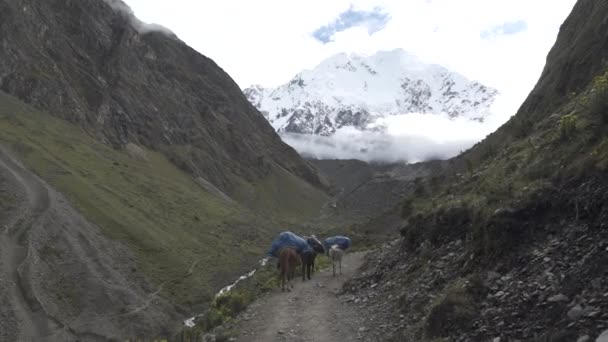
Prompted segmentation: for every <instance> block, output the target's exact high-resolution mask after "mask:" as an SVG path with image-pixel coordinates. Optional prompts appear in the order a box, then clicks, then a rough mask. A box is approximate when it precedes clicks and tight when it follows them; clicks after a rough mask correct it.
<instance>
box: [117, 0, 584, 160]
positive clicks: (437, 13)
mask: <svg viewBox="0 0 608 342" xmlns="http://www.w3.org/2000/svg"><path fill="white" fill-rule="evenodd" d="M126 2H127V3H128V4H129V5H130V6H131V7H132V8H133V10H134V12H135V13H136V15H137V16H138V17H139V18H140V19H141V20H143V21H145V22H154V23H159V24H161V25H163V26H166V27H168V28H170V29H171V30H172V31H173V32H175V33H176V34H177V35H178V36H179V38H181V39H182V40H184V41H185V42H186V43H187V44H189V45H190V46H192V47H193V48H195V49H196V50H198V51H199V52H201V53H202V54H204V55H206V56H208V57H210V58H212V59H213V60H215V61H216V62H217V63H218V64H219V65H220V66H221V67H222V68H223V69H224V70H226V71H227V72H228V73H229V74H230V75H231V76H232V77H233V78H234V79H235V81H236V82H237V83H238V84H239V85H240V86H241V87H247V86H249V85H251V84H262V85H264V86H267V87H268V86H270V87H274V86H278V85H280V84H283V83H286V82H287V81H289V80H290V79H291V78H292V77H293V76H294V75H295V74H296V73H298V72H300V71H302V70H303V69H312V68H313V67H315V66H316V65H317V64H318V63H319V62H321V61H322V60H323V59H325V58H327V57H330V56H332V55H334V54H336V53H341V52H346V53H350V52H356V53H366V54H372V53H374V52H376V51H379V50H393V49H395V48H403V49H404V50H406V51H408V52H410V53H412V54H414V55H417V56H419V57H420V58H421V59H422V60H424V61H426V62H429V63H437V64H440V65H443V66H445V67H447V68H448V69H450V70H452V71H456V72H459V73H461V74H463V75H465V76H467V77H468V78H469V79H474V80H478V81H480V82H482V83H484V84H485V85H487V86H490V87H493V88H496V89H498V90H499V91H500V92H501V93H502V97H501V98H500V99H499V100H498V103H497V106H496V108H499V110H498V113H497V114H496V115H494V116H493V117H491V118H489V120H488V122H486V123H484V125H481V126H479V125H478V126H470V127H469V126H467V127H464V126H462V127H460V128H459V130H462V131H463V132H466V134H464V133H463V134H462V135H460V136H457V137H454V139H453V140H452V143H453V144H455V146H456V148H448V149H447V150H445V153H444V154H452V153H457V152H458V151H456V152H454V151H455V150H459V149H460V147H461V145H462V146H464V145H467V144H469V145H470V144H472V143H474V142H475V141H477V140H479V139H480V137H483V136H485V134H487V133H490V132H491V129H495V128H497V127H498V126H499V125H500V124H502V123H504V121H505V120H506V119H507V118H508V117H509V116H511V115H512V114H514V113H515V111H516V109H517V107H518V106H519V105H520V104H521V102H522V101H523V100H524V99H525V97H526V96H527V94H528V93H529V91H530V90H531V89H532V87H533V86H534V84H535V83H536V81H537V79H538V77H539V76H540V73H541V71H542V68H543V66H544V63H545V58H546V55H547V53H548V51H549V49H550V48H551V46H552V45H553V43H554V42H555V38H556V37H557V33H558V30H559V26H560V25H561V23H562V22H563V21H564V20H565V18H566V16H567V15H568V14H569V12H570V11H571V9H572V7H573V5H574V3H575V2H576V0H533V1H530V0H459V1H455V0H433V1H427V0H408V1H403V0H332V1H326V0H309V1H287V0H265V1H248V0H223V1H214V2H211V1H195V0H171V1H169V0H126ZM349 9H352V10H355V11H377V10H378V9H381V10H382V13H386V14H387V15H388V16H390V20H388V21H387V22H384V21H383V22H382V24H383V25H385V26H384V27H383V29H381V30H379V31H377V32H376V31H375V30H371V31H370V30H369V28H368V27H365V26H354V27H352V28H348V29H344V30H340V31H337V32H336V33H335V34H333V36H332V39H331V41H330V42H328V43H327V44H323V43H322V42H320V41H319V40H317V39H315V38H314V37H313V33H314V32H315V31H316V30H318V29H319V28H322V27H324V26H327V25H330V24H332V23H335V22H336V19H337V18H339V15H340V14H341V13H345V12H346V11H349ZM513 23H520V24H519V27H515V28H513V27H511V26H510V25H511V24H513ZM522 23H525V29H523V27H524V24H522ZM505 25H506V26H505ZM515 31H516V32H515ZM484 32H486V33H487V32H495V33H499V34H494V35H484ZM505 32H515V33H516V34H504V33H505ZM413 118H414V117H410V118H408V119H405V120H406V121H408V123H407V125H413V124H415V123H413V122H409V120H411V119H413ZM415 118H416V120H419V121H420V123H419V125H425V124H428V125H429V126H430V127H432V126H433V125H431V121H428V120H435V119H436V118H422V117H419V116H417V117H415ZM390 124H391V126H390V127H391V129H395V130H400V129H404V128H403V127H404V126H407V125H406V122H390ZM433 124H437V123H433ZM452 124H455V123H453V122H452ZM346 133H348V132H346ZM346 133H343V135H342V136H338V137H337V141H340V139H341V138H345V135H344V134H346ZM348 134H350V136H349V139H350V138H353V134H357V133H356V132H355V133H353V132H350V133H348ZM390 137H391V138H390V139H393V140H392V141H393V143H394V144H395V146H397V145H398V146H412V145H417V146H418V145H419V148H418V150H419V151H417V152H416V153H414V152H411V154H412V155H408V156H407V157H408V158H407V159H417V158H418V157H419V156H420V155H428V154H429V153H430V154H432V150H433V149H440V150H441V149H442V148H441V147H442V146H443V145H442V144H443V143H442V142H437V141H436V140H434V135H433V134H432V132H429V133H428V135H426V136H425V137H423V138H421V139H419V140H418V141H419V142H418V143H414V142H412V140H408V139H410V138H412V135H411V134H410V133H408V132H401V133H399V134H397V133H394V134H392V135H391V136H390ZM404 137H405V138H404ZM368 138H369V137H360V136H357V137H356V139H359V140H358V141H367V142H369V139H368ZM286 139H289V138H286ZM294 139H295V138H294ZM294 139H291V142H292V143H294ZM356 139H355V140H356ZM366 139H367V140H366ZM399 139H401V140H399ZM403 139H405V141H403ZM287 141H288V142H289V141H290V140H287ZM342 141H343V142H348V139H344V140H342ZM408 141H409V143H408ZM296 143H297V144H299V145H300V146H302V145H305V143H303V142H302V141H297V142H296ZM384 143H385V142H384ZM372 145H373V144H372ZM423 145H424V146H426V147H423ZM340 149H342V147H340ZM355 150H356V148H355ZM397 152H398V151H395V153H397ZM418 152H420V153H418ZM344 153H350V152H344Z"/></svg>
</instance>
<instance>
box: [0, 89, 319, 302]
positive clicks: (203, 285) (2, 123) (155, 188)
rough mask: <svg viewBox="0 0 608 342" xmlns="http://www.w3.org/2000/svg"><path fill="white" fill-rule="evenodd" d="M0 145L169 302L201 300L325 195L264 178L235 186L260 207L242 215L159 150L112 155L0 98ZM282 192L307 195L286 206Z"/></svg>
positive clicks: (78, 132) (76, 131) (74, 130)
mask: <svg viewBox="0 0 608 342" xmlns="http://www.w3.org/2000/svg"><path fill="white" fill-rule="evenodd" d="M0 144H2V145H3V146H5V147H6V148H8V149H9V151H11V153H13V154H14V155H15V156H16V157H17V158H18V159H19V160H20V161H22V162H23V163H24V164H25V166H26V167H28V168H29V169H30V170H32V171H34V172H35V173H36V174H37V175H39V176H40V177H41V178H43V179H44V180H46V181H47V182H48V183H49V184H50V185H52V186H53V187H55V188H56V189H57V190H58V191H60V192H62V193H63V194H64V195H65V196H66V197H68V198H69V200H70V202H71V203H72V205H74V206H75V207H76V208H77V209H78V210H79V211H80V212H81V213H82V214H84V216H85V217H86V218H88V219H89V220H90V221H92V222H93V223H95V224H97V225H98V226H99V227H100V228H101V229H102V231H103V233H104V234H105V235H106V236H108V237H109V238H111V239H113V240H115V241H118V242H121V243H124V244H126V245H128V246H129V247H130V248H131V249H132V250H133V251H135V252H136V255H137V257H138V262H137V264H138V267H137V269H133V270H132V271H133V276H134V277H137V276H145V277H146V278H147V279H148V280H150V281H151V282H152V284H153V285H154V286H160V285H163V290H162V292H161V295H163V296H165V297H168V298H170V299H171V300H172V301H173V302H175V303H179V304H196V303H201V302H204V301H207V300H208V299H210V298H211V296H212V293H213V291H215V290H216V289H218V288H219V287H221V286H223V285H225V284H226V283H228V282H229V281H232V280H233V278H234V276H235V275H236V274H238V273H239V272H241V271H243V270H246V269H248V268H249V267H250V266H251V265H253V263H254V262H255V260H257V259H258V258H260V257H261V256H262V255H263V252H264V250H265V248H266V247H267V246H268V245H269V243H270V240H271V239H272V237H273V235H274V234H275V233H276V232H277V231H279V230H283V229H285V226H286V225H288V223H289V222H295V221H298V220H301V219H304V217H305V216H307V215H312V214H314V213H315V211H316V210H317V207H316V206H318V207H320V206H321V205H322V204H323V201H324V198H325V197H324V196H325V195H324V194H323V193H321V192H320V191H318V190H313V189H312V188H311V189H303V188H305V187H306V186H305V185H302V183H303V182H302V181H301V180H299V179H293V178H295V177H293V178H290V177H282V175H276V174H273V175H269V176H268V177H267V181H265V183H261V184H244V186H248V187H249V189H248V190H247V191H249V192H250V193H251V194H257V197H252V196H253V195H250V197H251V200H256V201H257V206H258V207H260V208H264V209H268V210H264V214H263V215H262V214H260V213H256V212H252V211H250V210H248V209H245V208H244V207H243V206H241V205H239V204H238V203H237V202H236V201H233V200H231V199H229V198H227V197H226V196H221V195H218V193H217V191H213V190H212V189H211V190H206V189H205V188H204V187H203V186H202V185H200V182H199V183H197V182H195V180H194V179H193V178H192V177H191V176H190V175H188V174H186V173H185V172H183V171H181V170H180V169H178V168H177V167H175V166H174V164H172V163H171V162H169V161H168V160H167V159H166V158H165V157H164V156H163V155H161V154H159V153H156V152H154V151H150V150H147V149H145V148H143V147H141V146H137V145H133V144H130V145H128V146H127V147H126V148H125V149H120V150H117V149H114V148H112V147H110V146H108V145H105V144H102V143H99V142H98V141H97V140H95V139H93V138H92V137H90V136H89V135H87V134H86V133H85V132H84V131H83V130H82V129H80V128H78V127H76V126H73V125H71V124H68V123H66V122H64V121H62V120H59V119H56V118H54V117H52V116H50V115H47V114H45V113H42V112H39V111H36V110H34V109H32V108H31V107H29V106H26V105H24V104H23V103H21V102H19V101H18V100H16V99H14V98H12V97H10V96H8V95H5V94H3V93H0ZM285 174H287V172H286V173H285ZM275 184H276V185H275ZM279 186H280V187H285V191H282V189H280V188H278V187H279ZM290 187H291V188H294V187H295V188H297V189H298V190H306V193H307V194H308V195H307V196H304V197H297V198H289V200H287V198H288V197H285V196H288V195H289V196H291V195H292V193H290V190H291V189H290ZM207 189H209V188H208V187H207ZM309 190H310V191H309ZM283 199H285V200H283ZM265 203H269V205H267V206H265ZM300 208H304V210H300ZM271 212H277V213H278V214H277V215H276V217H273V215H272V214H271Z"/></svg>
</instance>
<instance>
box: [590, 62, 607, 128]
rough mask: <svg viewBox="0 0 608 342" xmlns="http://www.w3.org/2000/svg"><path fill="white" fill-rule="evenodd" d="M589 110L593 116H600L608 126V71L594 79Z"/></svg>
mask: <svg viewBox="0 0 608 342" xmlns="http://www.w3.org/2000/svg"><path fill="white" fill-rule="evenodd" d="M589 110H590V112H591V114H592V115H599V116H600V117H601V118H602V122H603V123H604V124H608V71H606V72H605V73H604V74H602V75H600V76H597V77H595V78H594V79H593V87H592V90H591V97H590V99H589Z"/></svg>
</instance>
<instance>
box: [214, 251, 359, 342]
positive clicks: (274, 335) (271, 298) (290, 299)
mask: <svg viewBox="0 0 608 342" xmlns="http://www.w3.org/2000/svg"><path fill="white" fill-rule="evenodd" d="M363 257H364V254H363V253H352V254H347V255H346V257H345V259H344V261H343V264H342V271H343V272H342V275H336V276H335V277H334V276H332V271H331V268H330V269H328V270H324V271H322V272H320V273H317V274H314V275H313V278H312V280H307V281H305V282H302V280H301V278H296V279H295V287H294V289H293V290H292V291H291V292H281V290H280V289H278V288H276V289H274V290H273V291H272V292H271V293H270V294H268V295H267V296H265V297H264V298H261V299H260V300H258V301H257V302H255V303H254V304H252V305H251V306H250V307H249V308H248V309H247V310H246V311H245V312H244V313H243V314H241V315H239V317H238V318H237V319H236V320H235V321H234V322H232V323H230V324H228V325H227V326H224V327H223V329H226V330H227V331H230V332H234V333H235V334H236V339H237V341H247V342H256V341H300V342H304V341H306V342H312V341H319V342H320V341H324V342H325V341H327V342H331V341H357V340H359V341H368V340H366V339H362V335H361V333H362V332H364V331H366V330H367V329H366V327H365V325H364V318H363V316H364V315H361V313H359V312H358V311H357V308H356V307H355V306H354V304H352V303H347V302H344V301H342V300H340V298H341V297H340V296H339V294H340V292H341V291H342V286H343V284H344V283H345V282H346V281H347V280H349V279H350V278H352V277H353V276H354V275H355V274H356V272H358V270H359V268H360V266H361V264H362V263H363Z"/></svg>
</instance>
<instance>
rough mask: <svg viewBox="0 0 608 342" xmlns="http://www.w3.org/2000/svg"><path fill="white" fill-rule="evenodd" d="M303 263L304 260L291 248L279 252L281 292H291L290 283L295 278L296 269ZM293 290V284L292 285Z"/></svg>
mask: <svg viewBox="0 0 608 342" xmlns="http://www.w3.org/2000/svg"><path fill="white" fill-rule="evenodd" d="M301 263H302V258H301V257H300V254H298V252H297V251H296V250H295V249H293V248H290V247H284V248H281V250H280V251H279V281H280V286H281V291H285V289H286V288H287V291H291V289H290V287H289V286H287V285H288V283H289V281H290V280H291V279H293V278H294V276H295V273H296V268H297V267H298V266H300V264H301ZM291 288H293V284H291Z"/></svg>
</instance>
